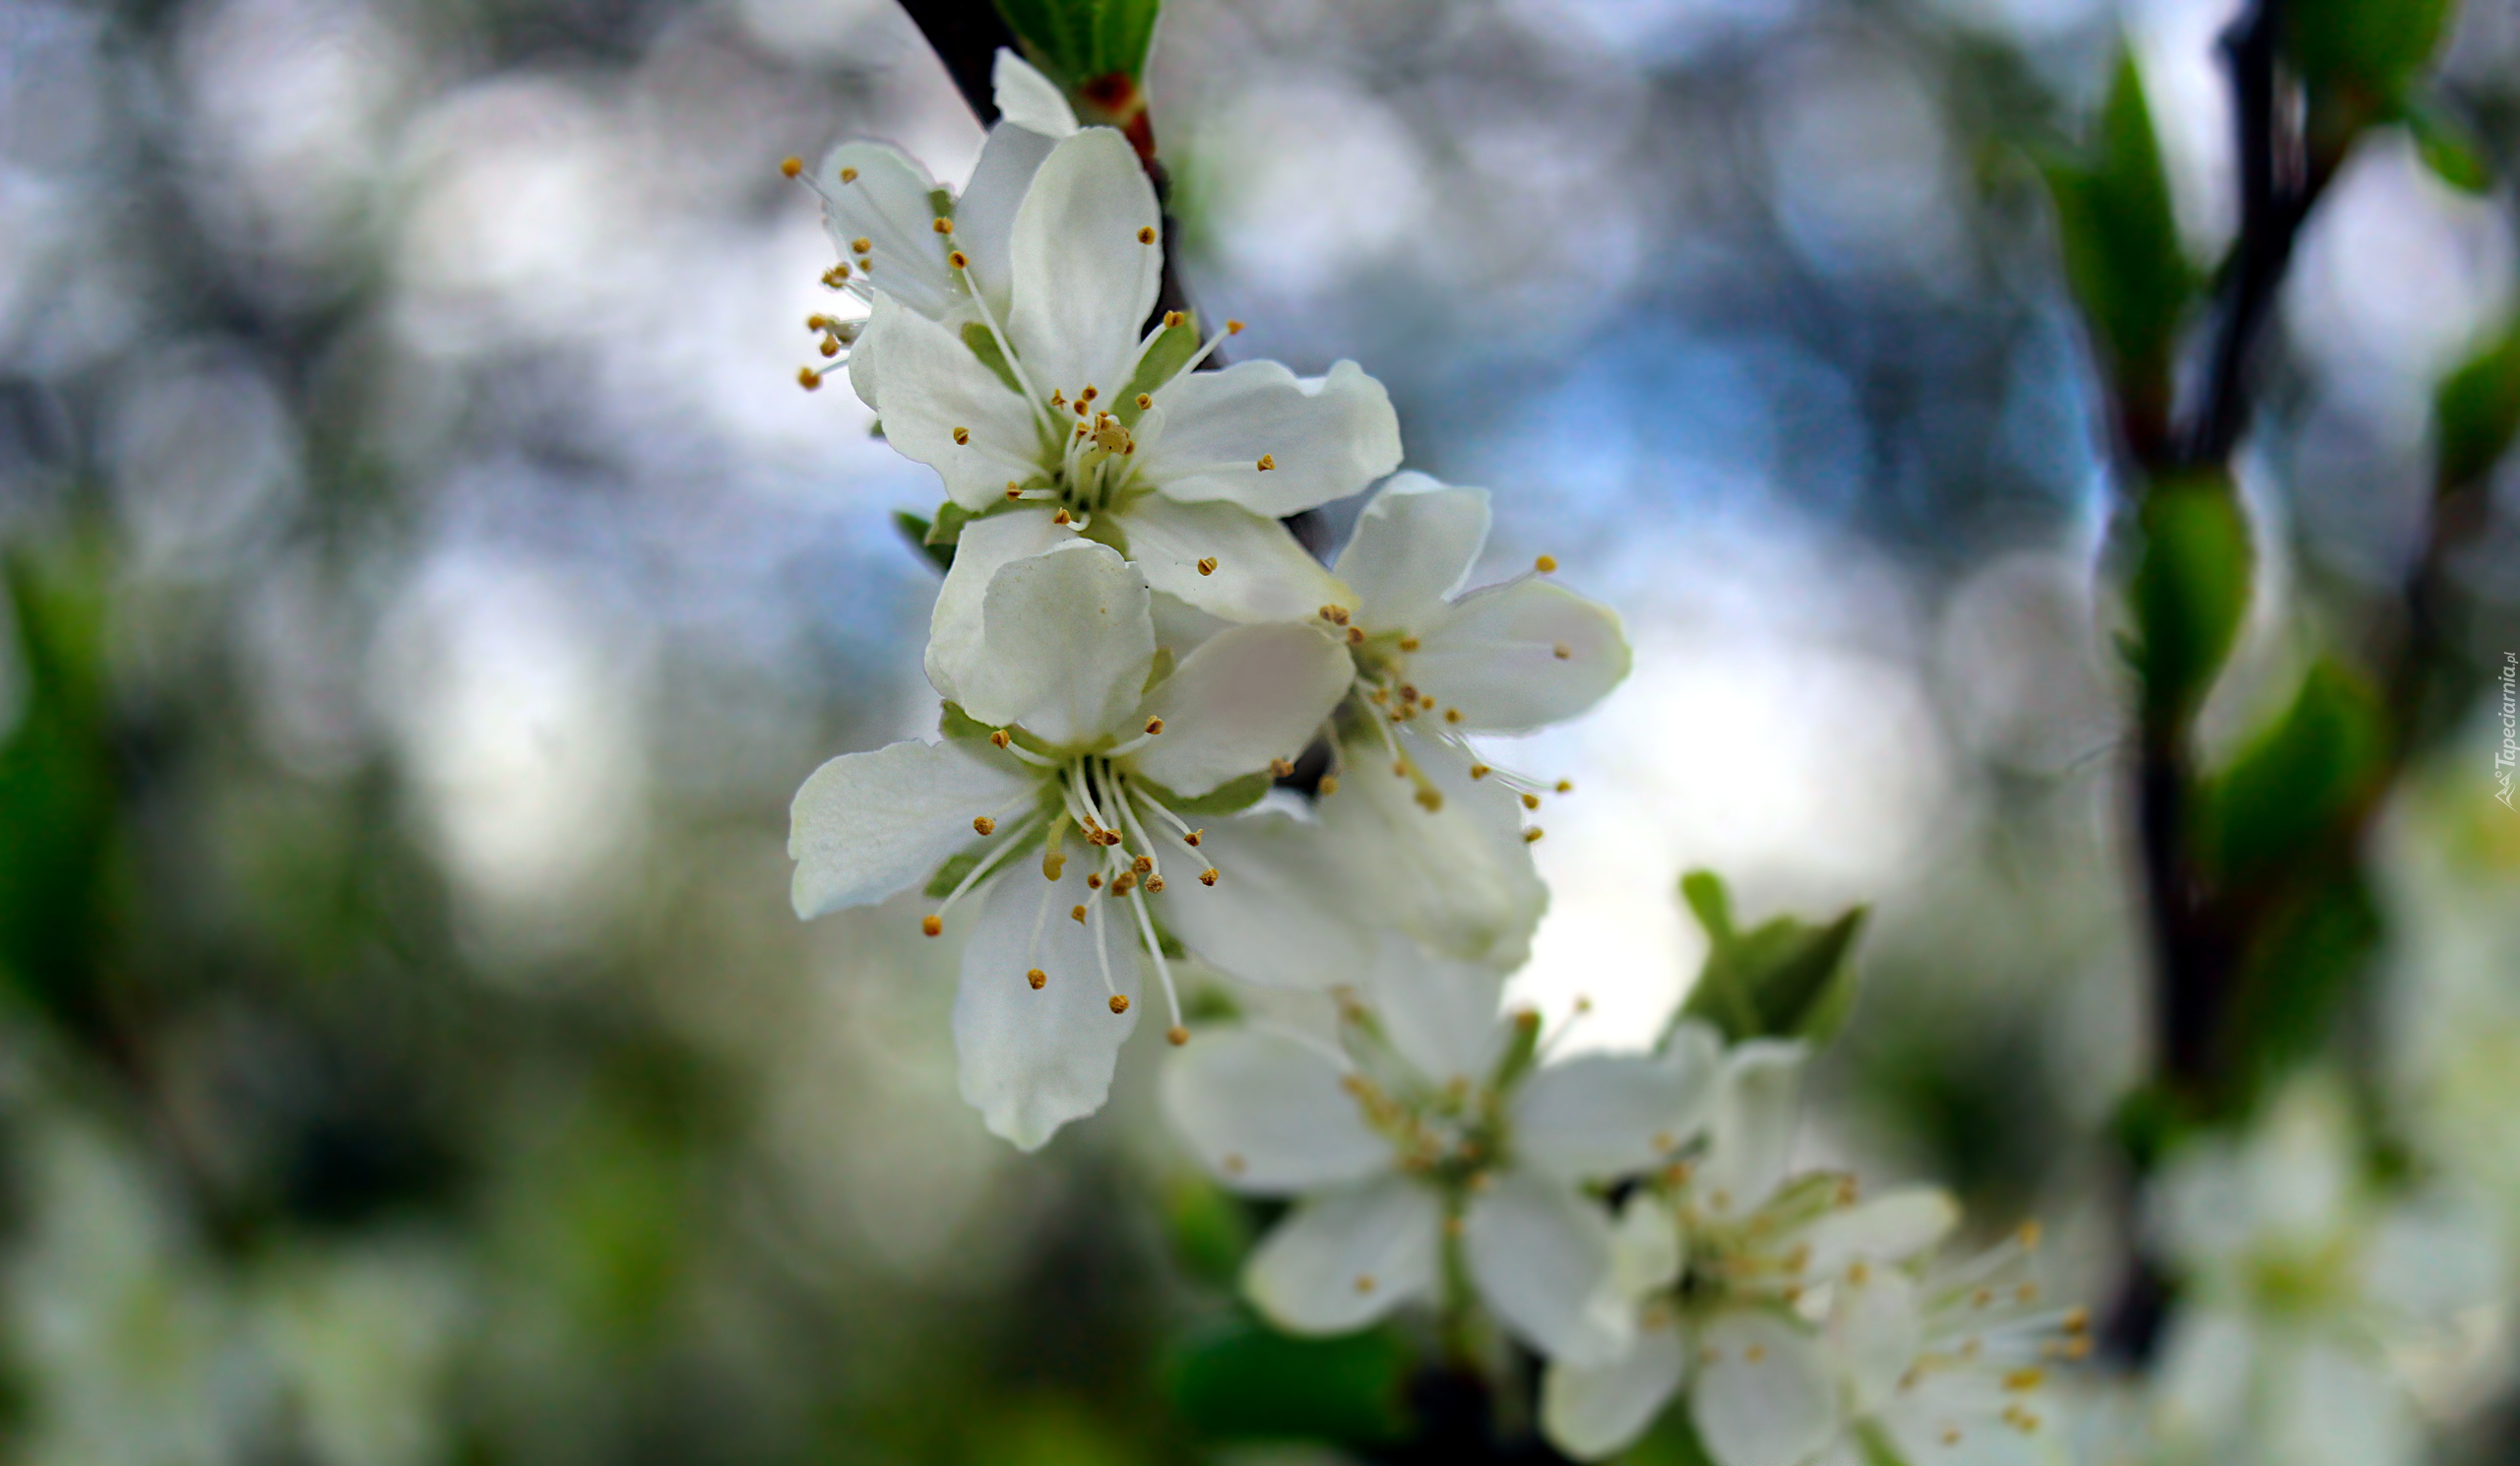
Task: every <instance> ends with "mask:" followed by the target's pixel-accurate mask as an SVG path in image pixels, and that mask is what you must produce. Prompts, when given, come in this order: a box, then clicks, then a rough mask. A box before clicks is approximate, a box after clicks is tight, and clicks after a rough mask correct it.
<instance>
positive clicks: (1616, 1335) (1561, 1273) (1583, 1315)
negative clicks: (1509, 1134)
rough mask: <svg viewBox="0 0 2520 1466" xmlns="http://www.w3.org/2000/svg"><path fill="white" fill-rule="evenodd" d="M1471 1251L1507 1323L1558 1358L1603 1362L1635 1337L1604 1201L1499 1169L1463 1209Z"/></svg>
mask: <svg viewBox="0 0 2520 1466" xmlns="http://www.w3.org/2000/svg"><path fill="white" fill-rule="evenodd" d="M1462 1255H1463V1259H1464V1260H1465V1261H1467V1262H1468V1263H1469V1265H1470V1276H1471V1281H1472V1282H1474V1283H1476V1284H1477V1285H1478V1287H1479V1296H1480V1297H1481V1299H1483V1300H1485V1301H1486V1304H1487V1307H1488V1308H1489V1309H1490V1310H1492V1311H1493V1312H1494V1313H1495V1314H1496V1316H1497V1318H1498V1319H1499V1320H1500V1321H1501V1322H1503V1323H1504V1325H1505V1327H1506V1328H1508V1329H1510V1330H1512V1331H1513V1332H1514V1334H1515V1335H1516V1336H1518V1337H1519V1338H1521V1339H1522V1340H1523V1342H1525V1343H1527V1344H1529V1345H1531V1346H1532V1347H1533V1348H1534V1349H1537V1350H1539V1351H1540V1352H1541V1353H1542V1354H1544V1355H1545V1356H1547V1357H1548V1358H1550V1359H1552V1360H1558V1361H1562V1362H1564V1363H1566V1364H1572V1365H1583V1366H1601V1365H1607V1364H1610V1363H1613V1362H1615V1361H1616V1360H1617V1359H1618V1357H1619V1356H1620V1355H1621V1354H1622V1353H1624V1352H1625V1351H1626V1350H1627V1347H1628V1345H1629V1344H1630V1343H1631V1342H1632V1341H1633V1340H1634V1338H1635V1330H1636V1311H1635V1305H1634V1304H1633V1302H1631V1301H1630V1300H1629V1299H1628V1297H1627V1296H1626V1295H1625V1294H1623V1293H1621V1292H1620V1291H1619V1289H1618V1281H1617V1279H1616V1277H1615V1276H1614V1275H1613V1274H1612V1272H1611V1269H1610V1226H1609V1222H1608V1220H1607V1218H1606V1217H1604V1216H1603V1215H1602V1209H1601V1207H1600V1205H1599V1204H1597V1203H1595V1202H1592V1201H1588V1200H1585V1199H1582V1198H1580V1197H1578V1196H1577V1195H1576V1194H1575V1193H1574V1192H1573V1191H1571V1190H1569V1189H1568V1188H1567V1187H1565V1186H1564V1185H1561V1184H1559V1183H1557V1182H1555V1181H1552V1180H1549V1179H1546V1178H1544V1177H1541V1176H1536V1175H1534V1174H1532V1173H1530V1172H1527V1171H1522V1170H1512V1171H1502V1172H1491V1173H1489V1174H1488V1176H1487V1178H1486V1181H1485V1183H1484V1184H1483V1185H1481V1186H1480V1187H1479V1188H1477V1189H1476V1190H1474V1191H1473V1192H1472V1193H1471V1198H1470V1208H1469V1210H1468V1211H1467V1212H1465V1213H1464V1214H1463V1216H1462Z"/></svg>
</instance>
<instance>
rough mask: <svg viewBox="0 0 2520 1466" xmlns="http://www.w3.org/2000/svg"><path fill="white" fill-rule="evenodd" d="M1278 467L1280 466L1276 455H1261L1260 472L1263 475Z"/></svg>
mask: <svg viewBox="0 0 2520 1466" xmlns="http://www.w3.org/2000/svg"><path fill="white" fill-rule="evenodd" d="M1277 466H1278V459H1277V455H1275V454H1270V453H1263V454H1261V455H1260V464H1259V468H1260V472H1261V473H1263V474H1265V473H1267V472H1269V471H1270V470H1271V469H1274V468H1276V467H1277Z"/></svg>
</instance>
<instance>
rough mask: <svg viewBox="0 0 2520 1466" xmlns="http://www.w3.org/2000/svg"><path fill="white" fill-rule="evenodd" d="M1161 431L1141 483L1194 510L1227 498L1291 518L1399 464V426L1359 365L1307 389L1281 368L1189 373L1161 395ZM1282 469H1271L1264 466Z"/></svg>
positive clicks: (1256, 365) (1249, 364)
mask: <svg viewBox="0 0 2520 1466" xmlns="http://www.w3.org/2000/svg"><path fill="white" fill-rule="evenodd" d="M1155 404H1156V407H1157V409H1158V410H1160V411H1161V412H1162V413H1163V416H1162V417H1161V418H1160V419H1158V420H1159V421H1160V424H1161V426H1160V428H1159V429H1158V430H1157V431H1155V433H1154V434H1153V436H1152V439H1151V440H1148V441H1146V442H1145V445H1144V446H1143V447H1141V448H1140V449H1139V450H1138V453H1139V456H1140V457H1141V458H1142V459H1144V462H1143V463H1142V464H1140V465H1139V468H1138V473H1139V475H1140V476H1141V478H1143V479H1144V480H1145V481H1147V482H1150V483H1153V484H1155V485H1156V486H1157V487H1158V488H1160V489H1162V490H1163V491H1164V492H1165V493H1166V494H1168V495H1170V496H1171V497H1173V498H1175V499H1179V500H1182V501H1183V502H1185V503H1195V502H1201V501H1205V500H1209V499H1223V500H1226V501H1228V502H1230V503H1235V504H1239V505H1241V506H1242V507H1243V508H1245V509H1248V510H1250V511H1251V512H1252V513H1254V514H1258V515H1263V516H1265V517H1267V518H1270V519H1283V518H1285V517H1286V516H1287V515H1290V514H1293V513H1295V512H1296V511H1297V510H1301V509H1310V508H1312V507H1313V506H1314V505H1316V504H1326V503H1328V502H1330V501H1331V500H1332V499H1339V498H1345V497H1347V496H1348V495H1350V494H1352V493H1355V492H1356V491H1357V490H1358V489H1361V488H1363V487H1364V486H1365V485H1366V484H1368V483H1371V482H1373V481H1374V480H1375V479H1377V478H1381V477H1382V476H1383V475H1385V474H1388V473H1390V472H1391V471H1392V470H1393V469H1396V468H1398V467H1399V466H1400V419H1399V417H1398V416H1397V415H1396V414H1393V412H1392V410H1391V397H1390V395H1389V394H1388V393H1386V392H1384V391H1383V387H1382V383H1380V382H1377V381H1375V380H1374V379H1373V378H1372V377H1369V376H1367V375H1365V373H1364V370H1363V369H1362V368H1361V367H1359V366H1357V365H1356V363H1355V362H1354V361H1342V362H1340V363H1338V364H1337V365H1335V366H1333V367H1331V368H1330V375H1329V376H1327V377H1320V378H1315V379H1312V380H1310V381H1306V380H1304V379H1302V378H1299V377H1297V376H1296V375H1295V374H1294V373H1293V372H1291V371H1289V370H1287V369H1286V368H1285V367H1284V366H1281V365H1279V364H1278V363H1277V362H1275V361H1244V362H1239V363H1237V364H1235V365H1232V366H1229V367H1227V368H1226V369H1225V370H1223V371H1190V372H1183V373H1182V374H1181V375H1179V376H1177V377H1174V378H1173V379H1172V380H1171V381H1169V382H1166V383H1165V384H1164V385H1163V386H1161V387H1158V388H1157V389H1156V390H1155ZM1264 456H1265V457H1266V458H1268V459H1269V461H1270V463H1271V464H1272V465H1273V467H1271V468H1269V469H1266V470H1264V469H1262V468H1261V467H1260V460H1261V459H1262V458H1263V457H1264Z"/></svg>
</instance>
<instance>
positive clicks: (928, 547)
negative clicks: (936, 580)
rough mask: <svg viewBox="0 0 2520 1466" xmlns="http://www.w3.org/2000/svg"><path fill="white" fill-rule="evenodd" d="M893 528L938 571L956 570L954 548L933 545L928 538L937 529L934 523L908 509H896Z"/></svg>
mask: <svg viewBox="0 0 2520 1466" xmlns="http://www.w3.org/2000/svg"><path fill="white" fill-rule="evenodd" d="M893 528H895V529H897V530H899V531H901V532H902V538H903V539H905V540H908V541H909V542H911V545H912V547H913V548H914V549H916V550H917V551H918V552H919V553H920V554H922V555H925V556H926V557H927V558H928V560H929V562H930V563H932V564H934V565H935V566H936V568H937V569H939V570H951V569H953V568H954V546H952V545H950V544H936V543H932V542H929V540H928V538H927V537H928V535H929V534H930V533H932V532H933V531H934V530H935V528H936V526H935V525H934V524H933V523H932V522H930V521H928V520H924V519H921V518H919V517H918V516H917V515H915V514H913V513H911V512H910V511H909V510H907V509H896V510H894V511H893Z"/></svg>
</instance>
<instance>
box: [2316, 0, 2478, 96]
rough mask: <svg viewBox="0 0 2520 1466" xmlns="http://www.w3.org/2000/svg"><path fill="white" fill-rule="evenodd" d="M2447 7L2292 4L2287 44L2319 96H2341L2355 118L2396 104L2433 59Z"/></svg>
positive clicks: (2388, 1) (2411, 1)
mask: <svg viewBox="0 0 2520 1466" xmlns="http://www.w3.org/2000/svg"><path fill="white" fill-rule="evenodd" d="M2449 17H2450V0H2292V3H2291V5H2290V6H2289V8H2288V9H2287V10H2286V12H2285V17H2284V20H2285V24H2284V28H2283V41H2284V48H2285V52H2286V54H2287V55H2288V56H2289V58H2290V59H2291V60H2292V63H2293V66H2294V68H2295V70H2297V71H2298V72H2299V74H2300V77H2301V80H2302V81H2303V82H2304V83H2305V84H2307V85H2308V87H2309V88H2310V89H2311V91H2312V92H2314V93H2319V92H2326V93H2341V94H2345V95H2346V96H2345V98H2344V99H2346V100H2347V101H2348V102H2349V103H2350V104H2351V105H2353V107H2354V108H2355V109H2356V110H2358V111H2364V112H2368V111H2372V110H2376V109H2377V108H2378V107H2379V106H2380V105H2382V104H2385V103H2386V102H2389V101H2391V100H2393V99H2395V98H2396V97H2397V96H2399V94H2400V93H2402V92H2403V91H2404V90H2405V89H2406V87H2407V84H2408V83H2409V82H2411V81H2412V80H2413V79H2414V76H2415V73H2416V71H2417V70H2418V69H2419V68H2421V67H2422V66H2423V65H2424V64H2425V62H2426V61H2429V60H2431V59H2432V52H2433V50H2434V48H2435V47H2437V46H2438V45H2439V44H2440V43H2441V33H2442V32H2443V31H2444V30H2445V29H2446V28H2447V24H2448V21H2449Z"/></svg>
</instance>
